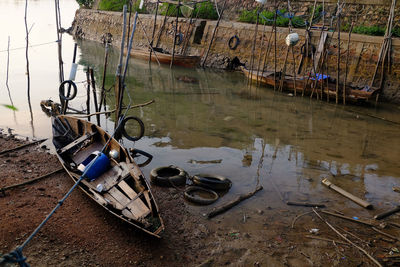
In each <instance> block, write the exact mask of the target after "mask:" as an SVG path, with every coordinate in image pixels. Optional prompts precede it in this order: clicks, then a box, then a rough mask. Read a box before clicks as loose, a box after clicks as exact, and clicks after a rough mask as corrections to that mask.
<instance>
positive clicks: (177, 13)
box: [169, 0, 181, 68]
mask: <svg viewBox="0 0 400 267" xmlns="http://www.w3.org/2000/svg"><path fill="white" fill-rule="evenodd" d="M180 7H181V0H179V1H178V6H177V7H176V21H175V31H174V46H173V47H172V58H171V63H170V64H169V68H172V65H173V64H174V57H175V46H176V36H177V35H178V23H179V9H180Z"/></svg>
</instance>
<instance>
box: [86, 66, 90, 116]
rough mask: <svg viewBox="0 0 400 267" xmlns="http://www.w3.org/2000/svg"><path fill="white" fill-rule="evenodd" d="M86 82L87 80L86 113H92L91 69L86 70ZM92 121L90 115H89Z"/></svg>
mask: <svg viewBox="0 0 400 267" xmlns="http://www.w3.org/2000/svg"><path fill="white" fill-rule="evenodd" d="M86 82H87V90H86V114H88V115H89V114H90V74H89V69H88V70H87V71H86ZM88 120H89V121H90V117H88Z"/></svg>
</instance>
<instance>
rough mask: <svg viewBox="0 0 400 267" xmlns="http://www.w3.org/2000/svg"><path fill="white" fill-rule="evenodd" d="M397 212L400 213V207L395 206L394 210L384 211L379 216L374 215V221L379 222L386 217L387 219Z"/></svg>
mask: <svg viewBox="0 0 400 267" xmlns="http://www.w3.org/2000/svg"><path fill="white" fill-rule="evenodd" d="M399 211H400V206H397V207H396V208H394V209H391V210H388V211H385V212H383V213H380V214H377V215H375V216H374V219H375V220H381V219H384V218H386V217H389V216H390V215H393V214H395V213H397V212H399Z"/></svg>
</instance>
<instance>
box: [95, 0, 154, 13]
mask: <svg viewBox="0 0 400 267" xmlns="http://www.w3.org/2000/svg"><path fill="white" fill-rule="evenodd" d="M124 5H127V6H128V7H129V0H101V1H100V3H99V9H100V10H105V11H122V10H123V7H124ZM139 5H140V0H137V1H135V2H134V3H133V5H132V8H131V11H132V12H136V11H137V12H138V13H146V12H147V11H146V8H145V7H143V8H142V9H139Z"/></svg>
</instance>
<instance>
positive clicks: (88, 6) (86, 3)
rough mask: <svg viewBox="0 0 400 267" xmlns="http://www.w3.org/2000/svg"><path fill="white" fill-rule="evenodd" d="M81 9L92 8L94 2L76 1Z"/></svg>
mask: <svg viewBox="0 0 400 267" xmlns="http://www.w3.org/2000/svg"><path fill="white" fill-rule="evenodd" d="M76 2H77V3H78V4H79V6H81V7H86V8H92V5H93V2H94V0H76Z"/></svg>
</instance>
